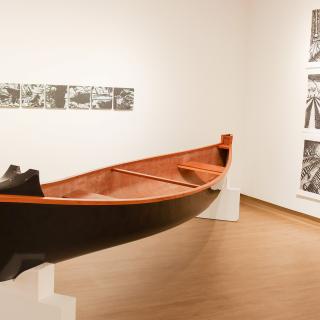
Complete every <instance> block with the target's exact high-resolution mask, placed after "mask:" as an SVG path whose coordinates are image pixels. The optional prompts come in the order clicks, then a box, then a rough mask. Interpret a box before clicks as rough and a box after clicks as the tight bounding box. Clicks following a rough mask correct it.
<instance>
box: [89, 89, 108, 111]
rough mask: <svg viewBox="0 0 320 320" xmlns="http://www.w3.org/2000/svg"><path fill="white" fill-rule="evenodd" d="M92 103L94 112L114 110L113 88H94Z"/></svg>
mask: <svg viewBox="0 0 320 320" xmlns="http://www.w3.org/2000/svg"><path fill="white" fill-rule="evenodd" d="M91 102H92V106H91V108H92V109H94V110H112V102H113V88H110V87H93V88H92V96H91Z"/></svg>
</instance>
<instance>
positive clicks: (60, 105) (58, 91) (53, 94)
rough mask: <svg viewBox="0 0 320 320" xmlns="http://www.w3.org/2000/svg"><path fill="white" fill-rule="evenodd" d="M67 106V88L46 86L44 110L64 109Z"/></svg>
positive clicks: (64, 86)
mask: <svg viewBox="0 0 320 320" xmlns="http://www.w3.org/2000/svg"><path fill="white" fill-rule="evenodd" d="M67 104H68V86H66V85H46V108H47V109H66V108H67Z"/></svg>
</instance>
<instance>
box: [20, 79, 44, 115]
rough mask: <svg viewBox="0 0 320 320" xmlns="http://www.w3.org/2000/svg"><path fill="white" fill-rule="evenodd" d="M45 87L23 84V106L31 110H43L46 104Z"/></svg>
mask: <svg viewBox="0 0 320 320" xmlns="http://www.w3.org/2000/svg"><path fill="white" fill-rule="evenodd" d="M44 87H45V86H44V84H22V85H21V106H22V107H23V108H29V109H39V108H43V107H44V102H45V90H44Z"/></svg>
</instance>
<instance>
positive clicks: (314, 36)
mask: <svg viewBox="0 0 320 320" xmlns="http://www.w3.org/2000/svg"><path fill="white" fill-rule="evenodd" d="M319 61H320V9H317V10H313V11H312V25H311V41H310V58H309V62H319Z"/></svg>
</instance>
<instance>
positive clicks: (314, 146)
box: [300, 140, 320, 195]
mask: <svg viewBox="0 0 320 320" xmlns="http://www.w3.org/2000/svg"><path fill="white" fill-rule="evenodd" d="M300 188H301V190H303V191H306V192H310V193H314V194H316V195H319V194H320V141H313V140H305V141H304V150H303V161H302V171H301V179H300Z"/></svg>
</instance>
